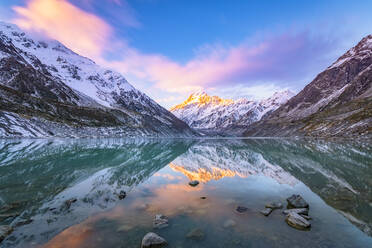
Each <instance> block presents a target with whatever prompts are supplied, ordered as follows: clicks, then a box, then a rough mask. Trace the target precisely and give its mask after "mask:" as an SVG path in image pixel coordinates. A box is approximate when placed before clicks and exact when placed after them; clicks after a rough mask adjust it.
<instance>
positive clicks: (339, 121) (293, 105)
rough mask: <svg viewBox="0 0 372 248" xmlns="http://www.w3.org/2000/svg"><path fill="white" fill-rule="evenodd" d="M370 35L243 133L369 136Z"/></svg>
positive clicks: (371, 117) (371, 116)
mask: <svg viewBox="0 0 372 248" xmlns="http://www.w3.org/2000/svg"><path fill="white" fill-rule="evenodd" d="M371 86H372V35H368V36H367V37H365V38H363V39H362V40H361V41H360V42H359V43H358V44H357V45H356V46H355V47H353V48H351V49H350V50H349V51H347V52H346V53H345V54H344V55H342V56H341V57H340V58H339V59H337V61H336V62H334V63H333V64H332V65H331V66H329V67H328V68H327V69H326V70H325V71H323V72H321V73H320V74H318V75H317V76H316V78H315V79H314V80H313V81H312V82H311V83H310V84H308V85H307V86H306V87H305V88H304V89H303V90H302V91H301V92H300V93H298V94H297V95H296V96H294V97H292V98H291V99H290V100H289V101H288V102H287V103H286V104H284V105H282V106H281V107H280V108H278V109H277V110H276V111H274V112H272V113H271V114H269V115H267V116H265V117H264V118H262V120H260V121H259V122H256V123H254V124H253V125H251V126H249V127H247V129H246V131H245V133H244V135H245V136H294V135H298V136H320V137H325V136H326V137H332V136H337V137H339V136H345V137H353V136H364V137H370V136H371V135H372V125H371V124H372V87H371Z"/></svg>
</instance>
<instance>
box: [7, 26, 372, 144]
mask: <svg viewBox="0 0 372 248" xmlns="http://www.w3.org/2000/svg"><path fill="white" fill-rule="evenodd" d="M371 82H372V35H369V36H367V37H365V38H363V39H362V40H361V41H360V42H359V43H358V44H357V45H356V46H355V47H353V48H352V49H350V50H349V51H347V52H346V53H345V54H344V55H342V56H341V57H340V58H339V59H338V60H337V61H336V62H334V63H333V64H332V65H331V66H329V67H328V68H327V69H326V70H325V71H323V72H321V73H320V74H319V75H318V76H317V77H316V78H315V79H314V80H313V81H312V82H311V83H310V84H308V85H307V86H306V87H305V88H304V89H303V90H302V91H301V92H300V93H298V94H297V95H295V96H294V94H293V93H292V92H290V91H282V92H277V93H275V94H274V95H273V96H271V97H270V98H268V99H265V100H260V101H252V100H248V99H239V100H227V99H222V98H220V97H218V96H209V95H207V94H206V93H205V92H196V93H194V94H192V95H191V96H190V97H189V98H188V99H187V100H186V101H185V102H183V103H181V104H179V105H177V106H174V107H173V108H171V109H170V111H168V110H166V109H164V108H163V107H161V106H160V105H159V104H157V103H156V102H155V101H153V100H152V99H151V98H149V97H148V96H147V95H145V94H144V93H142V92H140V91H139V90H137V89H135V88H134V87H133V86H132V85H131V84H129V83H128V81H127V80H126V79H125V78H124V77H123V76H122V75H120V74H119V73H116V72H114V71H111V70H108V69H105V68H102V67H101V66H99V65H97V64H96V63H95V62H93V61H92V60H90V59H88V58H85V57H82V56H80V55H78V54H76V53H74V52H73V51H71V50H70V49H68V48H66V47H65V46H64V45H62V44H61V43H60V42H58V41H55V40H40V38H34V37H33V35H30V34H26V33H25V32H23V31H21V30H20V29H19V28H18V27H17V26H15V25H13V24H7V23H2V22H0V138H4V137H56V136H57V137H107V136H115V137H122V136H125V137H127V136H136V137H137V136H147V137H158V136H169V137H191V136H198V135H199V134H200V133H202V134H204V135H226V136H229V135H232V136H287V137H288V136H316V137H330V136H332V137H333V136H337V137H338V136H345V137H356V136H363V137H370V136H371V134H372V132H371V131H372V127H371V126H372V125H371V123H372V89H371V85H372V83H371Z"/></svg>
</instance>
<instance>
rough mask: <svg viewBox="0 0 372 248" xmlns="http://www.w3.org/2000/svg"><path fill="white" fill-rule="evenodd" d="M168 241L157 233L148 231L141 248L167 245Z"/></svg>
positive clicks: (158, 247) (156, 247)
mask: <svg viewBox="0 0 372 248" xmlns="http://www.w3.org/2000/svg"><path fill="white" fill-rule="evenodd" d="M167 245H168V243H167V241H166V240H165V239H164V238H162V237H160V236H159V235H157V234H156V233H153V232H149V233H147V234H146V235H145V236H144V237H143V239H142V243H141V248H161V247H165V246H167Z"/></svg>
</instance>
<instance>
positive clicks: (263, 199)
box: [0, 139, 372, 248]
mask: <svg viewBox="0 0 372 248" xmlns="http://www.w3.org/2000/svg"><path fill="white" fill-rule="evenodd" d="M190 180H198V181H199V182H200V184H199V185H198V186H196V187H191V186H189V185H188V182H189V181H190ZM120 191H125V192H126V193H127V196H126V197H125V198H124V199H119V197H118V195H119V194H120ZM292 194H301V195H302V196H303V198H304V199H305V200H306V201H307V202H308V203H309V204H310V212H309V216H311V217H312V220H310V222H311V225H312V226H311V229H310V230H307V231H300V230H296V229H294V228H292V227H290V226H288V225H287V223H286V222H285V215H283V214H282V210H275V211H274V212H273V213H272V214H271V215H270V216H268V217H265V216H263V215H262V214H260V212H259V211H260V210H262V209H264V206H265V204H267V203H270V202H272V201H280V202H281V203H283V204H284V206H286V198H288V197H289V196H291V195H292ZM203 198H205V199H203ZM74 199H76V201H74ZM68 200H71V201H68ZM66 201H67V202H66ZM237 206H244V207H246V208H248V211H246V212H245V213H242V214H238V213H237V212H236V211H235V209H236V208H237ZM0 211H1V212H0V214H3V216H4V215H14V216H13V217H9V218H5V219H0V225H5V224H7V225H12V226H14V232H13V233H12V234H11V235H10V236H8V237H7V238H6V239H5V240H4V241H3V242H2V243H0V247H48V248H49V247H57V248H58V247H69V248H74V247H90V248H95V247H102V248H110V247H134V248H138V247H139V246H140V243H141V240H142V237H143V236H144V235H145V234H146V233H147V232H150V231H152V232H155V233H157V234H159V235H161V236H162V237H164V238H165V239H166V240H167V241H168V243H169V246H168V247H177V248H180V247H184V248H186V247H195V248H197V247H213V248H216V247H217V248H218V247H301V248H302V247H353V248H354V247H372V238H371V236H372V146H371V144H370V143H351V142H350V141H337V142H335V141H333V142H330V141H329V142H328V141H317V140H308V141H304V140H281V139H257V140H256V139H246V140H238V139H220V140H214V139H207V140H182V139H163V140H134V139H81V140H0ZM156 214H164V215H166V216H168V217H169V226H168V227H166V228H164V229H161V230H154V229H153V219H154V216H155V215H156ZM195 229H199V230H200V233H202V235H201V237H200V239H197V240H195V239H190V238H188V237H187V234H188V233H190V231H192V230H195Z"/></svg>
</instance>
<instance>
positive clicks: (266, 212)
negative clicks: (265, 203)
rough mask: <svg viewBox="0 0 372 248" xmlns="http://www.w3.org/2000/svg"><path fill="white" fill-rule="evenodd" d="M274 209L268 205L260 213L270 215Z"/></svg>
mask: <svg viewBox="0 0 372 248" xmlns="http://www.w3.org/2000/svg"><path fill="white" fill-rule="evenodd" d="M272 211H273V209H272V208H268V207H266V208H265V209H264V210H261V211H260V213H261V214H263V215H265V216H269V215H270V214H271V212H272Z"/></svg>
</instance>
